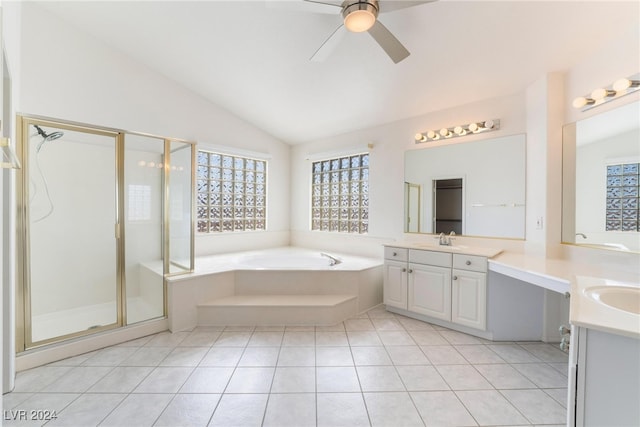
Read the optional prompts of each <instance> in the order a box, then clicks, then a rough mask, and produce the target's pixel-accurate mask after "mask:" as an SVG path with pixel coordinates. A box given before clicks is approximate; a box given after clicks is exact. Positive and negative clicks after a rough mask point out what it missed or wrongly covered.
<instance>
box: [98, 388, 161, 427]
mask: <svg viewBox="0 0 640 427" xmlns="http://www.w3.org/2000/svg"><path fill="white" fill-rule="evenodd" d="M172 398H173V395H172V394H157V393H155V394H130V395H128V396H127V398H126V399H125V400H123V401H122V403H120V405H118V407H117V408H115V409H114V410H113V412H111V413H110V414H109V416H108V417H107V418H105V419H104V421H102V422H101V423H100V426H101V427H122V426H127V425H129V426H136V427H143V426H152V425H153V423H154V422H155V421H156V420H157V419H158V417H159V416H160V414H161V413H162V411H164V408H166V406H167V405H168V404H169V402H170V401H171V399H172Z"/></svg>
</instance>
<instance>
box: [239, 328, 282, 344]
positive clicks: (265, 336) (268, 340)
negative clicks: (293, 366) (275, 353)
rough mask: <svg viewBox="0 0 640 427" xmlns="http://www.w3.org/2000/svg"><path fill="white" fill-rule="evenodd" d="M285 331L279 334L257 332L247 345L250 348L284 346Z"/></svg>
mask: <svg viewBox="0 0 640 427" xmlns="http://www.w3.org/2000/svg"><path fill="white" fill-rule="evenodd" d="M283 335H284V329H283V330H282V331H279V332H267V331H262V332H260V331H256V332H254V333H253V335H252V336H251V338H250V339H249V343H248V344H247V345H248V346H249V347H273V346H280V345H281V344H282V336H283Z"/></svg>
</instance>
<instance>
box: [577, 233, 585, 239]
mask: <svg viewBox="0 0 640 427" xmlns="http://www.w3.org/2000/svg"><path fill="white" fill-rule="evenodd" d="M576 236H580V237H582V238H583V239H586V238H587V235H586V234H584V233H576Z"/></svg>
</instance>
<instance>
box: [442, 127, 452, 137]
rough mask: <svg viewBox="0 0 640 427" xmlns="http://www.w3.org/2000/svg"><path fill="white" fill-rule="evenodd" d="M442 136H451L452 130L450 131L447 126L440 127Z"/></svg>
mask: <svg viewBox="0 0 640 427" xmlns="http://www.w3.org/2000/svg"><path fill="white" fill-rule="evenodd" d="M440 136H444V137H445V138H446V137H448V136H451V132H449V129H447V128H442V129H440Z"/></svg>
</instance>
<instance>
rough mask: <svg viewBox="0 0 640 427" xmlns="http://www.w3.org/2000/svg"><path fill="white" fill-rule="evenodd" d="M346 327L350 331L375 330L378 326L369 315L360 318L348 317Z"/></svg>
mask: <svg viewBox="0 0 640 427" xmlns="http://www.w3.org/2000/svg"><path fill="white" fill-rule="evenodd" d="M344 327H345V329H346V330H347V332H348V331H375V330H376V328H375V327H374V326H373V323H372V322H371V320H370V319H369V318H368V317H365V318H360V319H347V320H345V321H344Z"/></svg>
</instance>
